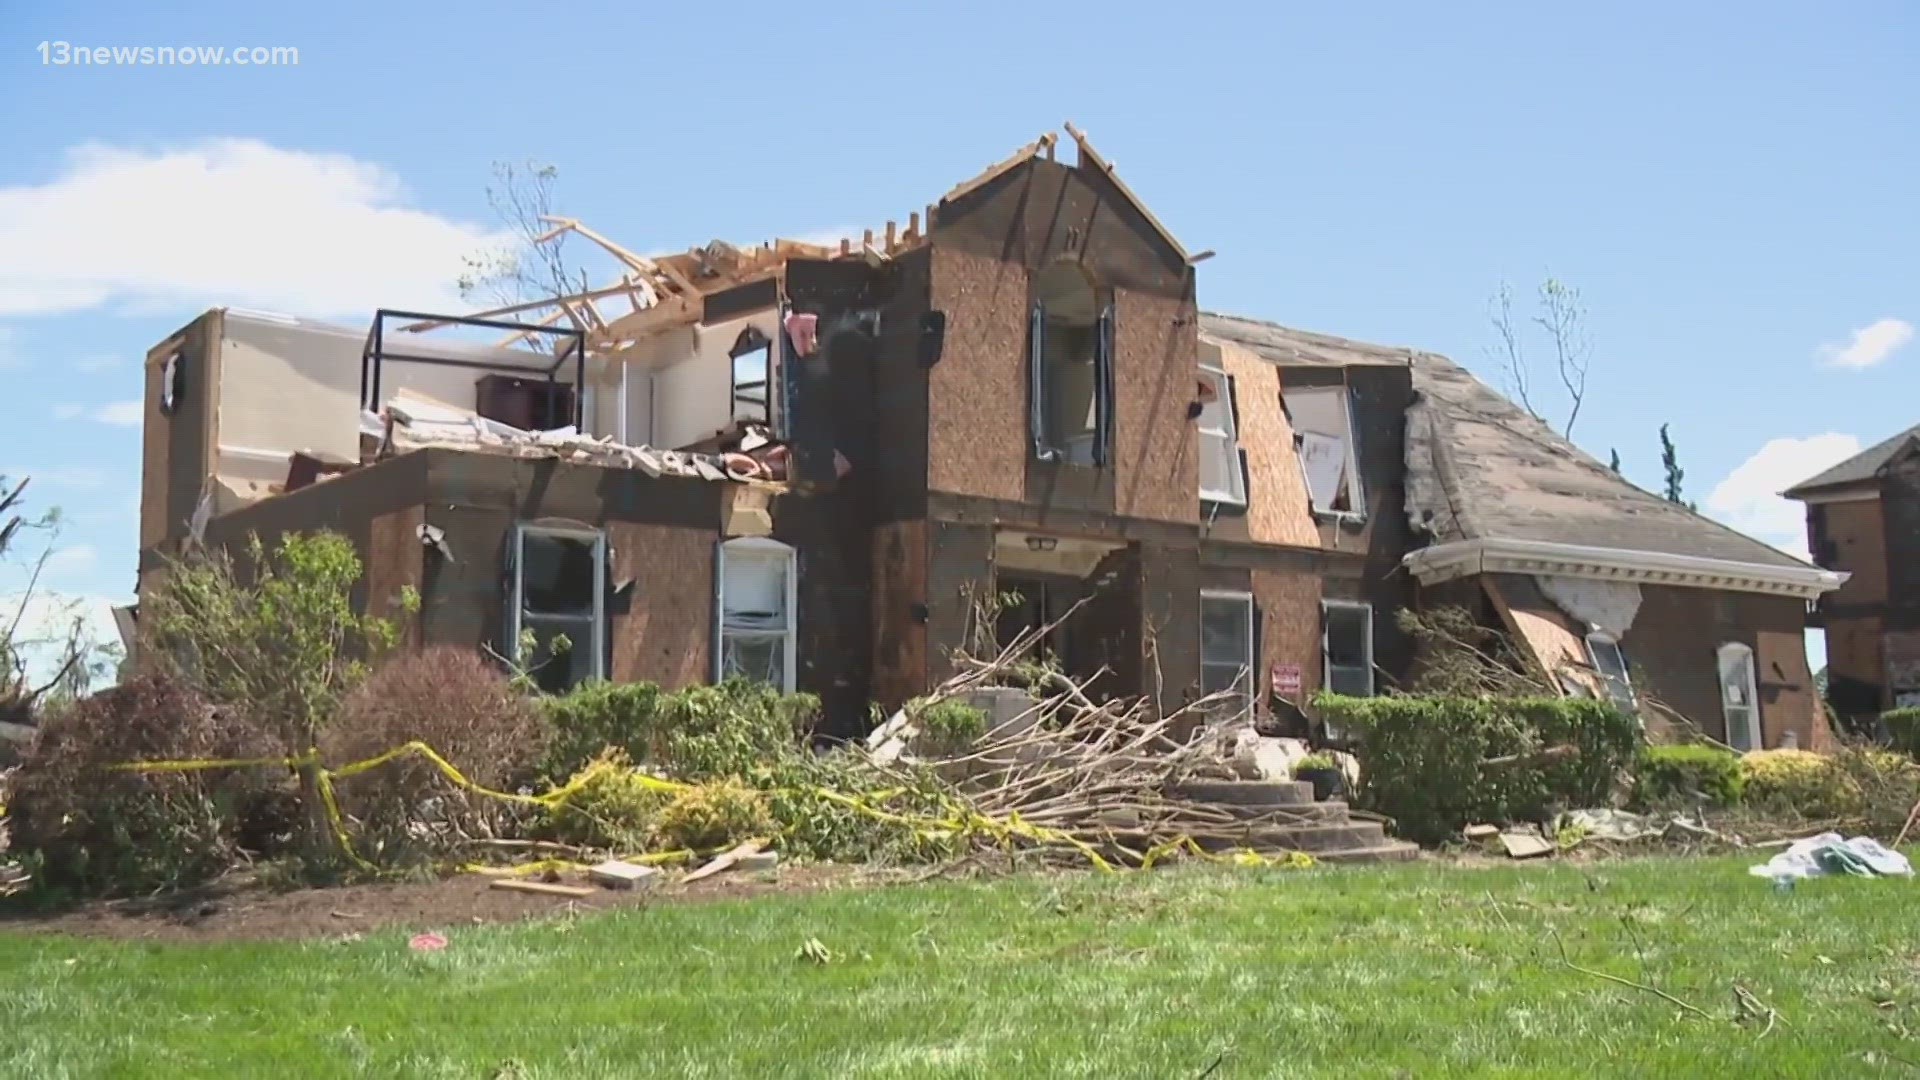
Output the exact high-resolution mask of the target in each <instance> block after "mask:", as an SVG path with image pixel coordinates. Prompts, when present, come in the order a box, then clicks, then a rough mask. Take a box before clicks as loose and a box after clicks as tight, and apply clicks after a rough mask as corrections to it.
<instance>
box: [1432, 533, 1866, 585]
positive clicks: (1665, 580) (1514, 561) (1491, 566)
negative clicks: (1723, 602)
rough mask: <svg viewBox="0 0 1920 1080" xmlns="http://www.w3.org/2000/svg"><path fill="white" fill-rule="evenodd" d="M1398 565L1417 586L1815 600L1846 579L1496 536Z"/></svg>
mask: <svg viewBox="0 0 1920 1080" xmlns="http://www.w3.org/2000/svg"><path fill="white" fill-rule="evenodd" d="M1401 562H1402V564H1403V565H1404V566H1406V568H1407V569H1408V570H1410V571H1412V572H1413V576H1414V577H1415V578H1417V579H1418V580H1419V581H1420V583H1421V584H1422V585H1437V584H1439V583H1441V582H1443V581H1452V580H1454V579H1456V578H1463V577H1471V576H1473V575H1475V574H1528V575H1534V574H1540V575H1550V576H1554V577H1577V578H1593V579H1597V580H1601V581H1622V582H1634V583H1636V584H1645V585H1678V586H1684V587H1688V588H1695V589H1719V590H1724V591H1727V592H1751V593H1765V594H1768V595H1772V596H1792V597H1798V598H1800V599H1802V600H1812V599H1815V598H1817V597H1819V596H1820V595H1821V594H1822V593H1828V592H1832V591H1833V590H1834V589H1837V588H1839V587H1840V586H1841V585H1842V584H1843V583H1845V581H1846V580H1847V575H1846V574H1842V573H1836V572H1834V571H1832V570H1821V569H1819V568H1817V567H1812V566H1770V565H1767V564H1765V563H1748V562H1734V561H1732V560H1728V559H1706V558H1701V557H1699V556H1696V555H1674V554H1670V553H1667V552H1663V551H1632V550H1628V549H1624V548H1601V547H1588V546H1586V545H1584V544H1558V543H1553V542H1551V541H1546V540H1509V539H1500V538H1495V539H1483V540H1455V541H1452V542H1450V543H1445V544H1435V545H1433V546H1431V547H1424V548H1421V549H1420V550H1418V551H1415V552H1412V553H1410V554H1408V555H1407V557H1406V558H1405V559H1403V560H1401Z"/></svg>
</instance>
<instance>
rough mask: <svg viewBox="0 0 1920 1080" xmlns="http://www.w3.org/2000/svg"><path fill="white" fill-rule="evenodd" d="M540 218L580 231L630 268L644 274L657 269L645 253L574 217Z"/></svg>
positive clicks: (567, 229)
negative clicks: (635, 252) (634, 249)
mask: <svg viewBox="0 0 1920 1080" xmlns="http://www.w3.org/2000/svg"><path fill="white" fill-rule="evenodd" d="M540 220H541V221H547V222H553V223H555V224H558V225H560V226H562V230H566V231H572V232H575V233H578V234H579V235H581V236H583V237H585V238H586V239H588V240H590V241H592V242H593V243H596V244H598V245H600V247H601V248H602V249H604V250H605V251H606V253H607V254H609V255H611V256H613V257H614V258H616V259H618V260H620V261H621V262H623V263H625V264H627V266H628V268H630V269H633V270H637V271H639V272H640V273H643V274H645V273H648V272H650V271H652V270H654V269H655V266H654V262H653V260H652V259H649V258H647V257H646V256H644V255H636V254H634V253H633V252H631V251H628V250H627V249H626V248H624V247H621V246H620V245H619V244H616V243H614V242H613V241H611V240H609V239H607V238H606V237H604V236H601V235H600V234H599V233H597V232H594V231H593V230H592V229H589V228H587V227H586V226H585V225H582V224H580V223H579V222H578V221H575V220H573V219H572V218H556V217H547V216H544V215H543V216H542V217H541V218H540Z"/></svg>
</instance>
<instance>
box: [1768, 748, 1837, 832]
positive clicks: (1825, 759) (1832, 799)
mask: <svg viewBox="0 0 1920 1080" xmlns="http://www.w3.org/2000/svg"><path fill="white" fill-rule="evenodd" d="M1740 769H1741V772H1742V774H1743V775H1744V776H1745V785H1746V786H1745V798H1746V803H1747V805H1749V806H1752V807H1754V808H1756V809H1760V810H1769V811H1773V812H1776V813H1780V812H1785V813H1795V814H1799V815H1801V816H1803V817H1808V818H1816V819H1831V818H1844V817H1848V816H1851V815H1853V814H1856V813H1858V812H1859V811H1860V809H1861V807H1862V793H1861V791H1860V784H1859V782H1858V781H1857V780H1855V779H1854V778H1853V777H1852V776H1850V775H1848V773H1847V771H1846V770H1845V769H1843V768H1841V767H1840V764H1839V762H1838V760H1837V759H1835V758H1834V757H1831V756H1829V755H1826V754H1816V753H1814V752H1813V751H1811V750H1755V751H1752V752H1750V753H1748V754H1746V755H1744V756H1742V757H1741V759H1740Z"/></svg>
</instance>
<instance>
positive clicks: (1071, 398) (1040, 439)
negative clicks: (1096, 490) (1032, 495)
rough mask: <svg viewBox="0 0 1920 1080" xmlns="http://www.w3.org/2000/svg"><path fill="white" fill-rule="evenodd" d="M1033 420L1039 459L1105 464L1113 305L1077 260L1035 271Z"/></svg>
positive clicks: (1031, 337)
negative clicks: (1075, 263)
mask: <svg viewBox="0 0 1920 1080" xmlns="http://www.w3.org/2000/svg"><path fill="white" fill-rule="evenodd" d="M1033 297H1034V299H1033V313H1032V316H1031V319H1030V322H1029V325H1028V337H1029V341H1028V349H1029V350H1030V353H1031V355H1030V356H1029V358H1028V375H1029V377H1030V379H1031V382H1032V385H1031V387H1030V388H1029V389H1030V401H1029V410H1030V412H1029V417H1028V419H1029V424H1030V426H1031V428H1032V436H1033V448H1034V455H1035V456H1036V457H1038V458H1040V459H1041V460H1042V461H1064V462H1067V463H1068V464H1073V465H1104V464H1106V458H1107V447H1109V446H1110V445H1112V431H1113V407H1112V402H1113V370H1112V368H1113V361H1112V357H1113V308H1112V306H1111V305H1105V306H1103V305H1102V303H1101V299H1100V292H1099V290H1097V289H1095V288H1094V285H1093V282H1092V281H1091V280H1089V279H1088V277H1087V275H1086V273H1085V272H1083V271H1082V270H1081V269H1080V268H1079V267H1078V266H1075V265H1073V264H1072V263H1055V264H1054V265H1052V266H1050V267H1048V268H1046V269H1045V270H1042V271H1040V272H1039V273H1038V274H1036V275H1035V276H1034V282H1033Z"/></svg>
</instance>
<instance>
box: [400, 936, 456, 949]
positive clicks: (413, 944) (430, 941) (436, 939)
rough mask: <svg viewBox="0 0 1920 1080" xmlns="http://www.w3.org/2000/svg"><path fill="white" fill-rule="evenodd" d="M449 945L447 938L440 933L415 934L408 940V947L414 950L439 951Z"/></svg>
mask: <svg viewBox="0 0 1920 1080" xmlns="http://www.w3.org/2000/svg"><path fill="white" fill-rule="evenodd" d="M446 947H447V939H446V938H444V937H442V936H440V935H439V934H415V935H413V937H411V938H409V939H408V940H407V948H409V949H412V950H413V951H414V952H439V951H440V950H441V949H444V948H446Z"/></svg>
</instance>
